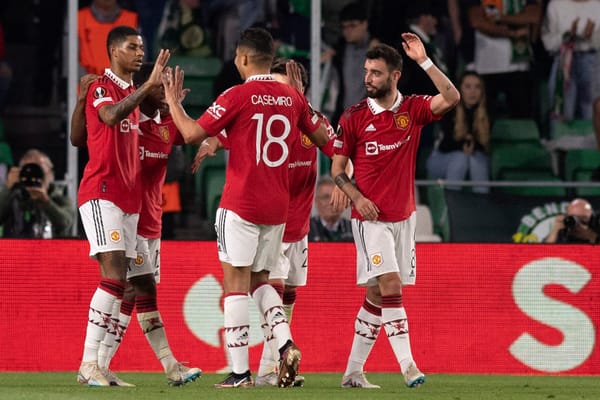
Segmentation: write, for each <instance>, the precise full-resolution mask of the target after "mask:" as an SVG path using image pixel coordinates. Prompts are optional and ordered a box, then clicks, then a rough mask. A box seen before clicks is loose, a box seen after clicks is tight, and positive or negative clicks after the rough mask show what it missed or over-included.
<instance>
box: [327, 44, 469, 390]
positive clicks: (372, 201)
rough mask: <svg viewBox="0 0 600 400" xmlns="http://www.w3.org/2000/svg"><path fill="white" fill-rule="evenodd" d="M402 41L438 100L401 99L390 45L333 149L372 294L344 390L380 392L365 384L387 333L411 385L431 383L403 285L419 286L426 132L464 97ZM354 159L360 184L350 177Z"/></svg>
mask: <svg viewBox="0 0 600 400" xmlns="http://www.w3.org/2000/svg"><path fill="white" fill-rule="evenodd" d="M402 38H403V44H402V47H403V49H404V52H405V54H406V55H407V56H408V57H410V58H411V59H412V60H414V61H416V62H417V63H418V64H419V66H420V67H421V68H422V69H424V70H425V71H426V72H427V74H428V75H429V78H430V79H431V80H432V81H433V82H434V84H435V87H436V88H437V90H438V92H439V93H438V94H436V95H435V96H427V95H421V96H419V95H408V96H405V95H403V94H402V93H400V92H399V91H398V89H397V84H398V80H399V79H400V76H401V74H402V57H401V56H400V54H399V53H398V51H397V50H396V49H395V48H393V47H391V46H388V45H385V44H380V45H376V46H374V47H373V48H371V49H369V51H367V53H366V60H365V62H364V80H363V82H364V85H365V87H366V90H367V96H368V98H366V99H364V100H362V101H361V102H360V103H358V104H356V105H354V106H351V107H349V108H348V109H346V111H345V112H344V114H343V115H342V117H341V118H340V122H339V126H338V136H337V138H336V141H335V144H334V149H335V155H334V156H333V162H332V165H331V175H332V176H333V177H334V180H335V183H336V184H337V186H338V187H339V188H340V189H342V191H343V192H344V193H345V194H346V195H347V196H348V197H349V198H350V200H352V232H353V235H354V242H355V245H356V253H357V254H356V271H357V284H358V285H360V286H366V287H367V290H366V293H365V299H364V302H363V305H362V307H361V308H360V309H359V311H358V314H357V316H356V319H355V325H354V333H355V334H354V340H353V343H352V348H351V351H350V355H349V357H348V363H347V366H346V371H345V372H344V376H343V377H342V387H343V388H353V387H361V388H373V389H374V388H378V387H379V386H377V385H374V384H371V383H370V382H369V381H368V380H367V379H366V377H365V375H364V371H363V368H364V364H365V362H366V360H367V357H368V356H369V353H370V351H371V348H372V345H373V344H374V343H375V340H376V339H377V335H378V333H379V331H380V329H381V328H382V327H383V329H384V330H385V332H386V335H387V338H388V341H389V343H390V345H391V347H392V349H393V351H394V355H395V356H396V361H397V362H398V364H399V366H400V370H401V372H402V374H403V375H404V382H405V384H406V386H408V387H418V386H420V385H421V384H423V383H424V382H425V375H424V374H423V373H422V372H421V371H420V370H419V369H418V367H417V365H416V362H415V361H414V359H413V356H412V350H411V346H410V339H409V328H408V317H407V314H406V310H405V308H404V305H403V302H402V288H403V286H405V285H414V284H415V281H416V259H415V230H416V206H415V194H414V191H415V169H416V155H417V151H418V148H419V137H420V135H421V128H422V127H423V126H424V125H426V124H429V123H431V122H433V121H435V120H439V119H440V118H441V117H442V115H443V114H445V113H446V112H448V111H450V110H451V109H452V108H453V107H454V106H456V104H457V103H458V102H459V100H460V94H459V92H458V90H457V89H456V88H455V87H454V85H453V84H452V82H451V81H450V80H449V79H448V77H447V76H446V75H444V74H443V73H442V72H441V71H440V70H439V69H438V68H437V67H436V66H435V64H434V63H433V61H431V59H430V58H428V57H427V53H426V52H425V47H424V46H423V43H422V42H421V40H420V39H419V37H418V36H417V35H415V34H413V33H408V32H406V33H403V34H402ZM350 159H351V160H352V163H353V165H354V178H355V181H356V183H353V182H352V181H351V180H350V178H349V177H348V175H347V174H346V173H345V169H346V165H347V163H348V160H350Z"/></svg>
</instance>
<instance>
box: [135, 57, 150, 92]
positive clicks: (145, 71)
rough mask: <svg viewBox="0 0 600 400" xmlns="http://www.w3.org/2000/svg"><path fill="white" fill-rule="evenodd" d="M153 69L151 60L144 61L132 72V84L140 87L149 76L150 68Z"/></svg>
mask: <svg viewBox="0 0 600 400" xmlns="http://www.w3.org/2000/svg"><path fill="white" fill-rule="evenodd" d="M153 69H154V63H153V62H145V63H143V64H142V66H141V67H140V70H139V71H136V72H134V73H133V84H134V85H135V86H137V87H140V86H142V85H143V84H144V82H146V81H147V80H148V78H150V74H152V70H153Z"/></svg>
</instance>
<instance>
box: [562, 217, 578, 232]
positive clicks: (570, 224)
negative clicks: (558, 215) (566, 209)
mask: <svg viewBox="0 0 600 400" xmlns="http://www.w3.org/2000/svg"><path fill="white" fill-rule="evenodd" d="M563 224H564V225H565V228H567V229H573V228H575V225H577V219H576V218H575V217H574V216H572V215H567V216H566V217H565V219H563Z"/></svg>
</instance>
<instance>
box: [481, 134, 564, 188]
mask: <svg viewBox="0 0 600 400" xmlns="http://www.w3.org/2000/svg"><path fill="white" fill-rule="evenodd" d="M491 164H492V166H491V170H492V179H495V180H503V179H506V178H505V177H504V176H503V174H504V173H505V172H506V171H511V170H520V171H545V172H549V173H551V171H552V159H551V156H550V153H549V152H548V151H547V150H545V149H544V148H543V147H542V145H541V144H540V143H539V142H514V143H512V144H502V145H500V144H496V145H492V153H491Z"/></svg>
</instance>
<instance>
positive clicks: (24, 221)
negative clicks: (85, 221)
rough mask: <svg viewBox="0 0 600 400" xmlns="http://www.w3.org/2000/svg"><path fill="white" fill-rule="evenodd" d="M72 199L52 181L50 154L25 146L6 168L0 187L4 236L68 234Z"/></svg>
mask: <svg viewBox="0 0 600 400" xmlns="http://www.w3.org/2000/svg"><path fill="white" fill-rule="evenodd" d="M74 220H75V207H74V205H73V201H72V200H71V198H69V196H67V195H66V194H65V191H64V188H60V187H58V186H57V185H55V184H54V166H53V164H52V161H51V160H50V157H48V155H47V154H45V153H43V152H41V151H40V150H38V149H29V150H27V151H26V152H25V154H24V155H23V156H22V157H21V160H20V161H19V166H18V167H12V168H10V170H9V171H8V175H7V179H6V185H5V186H4V187H3V188H2V190H0V224H1V225H2V226H3V230H4V232H3V236H4V237H5V238H38V239H52V238H60V237H68V236H71V227H72V225H73V221H74Z"/></svg>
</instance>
